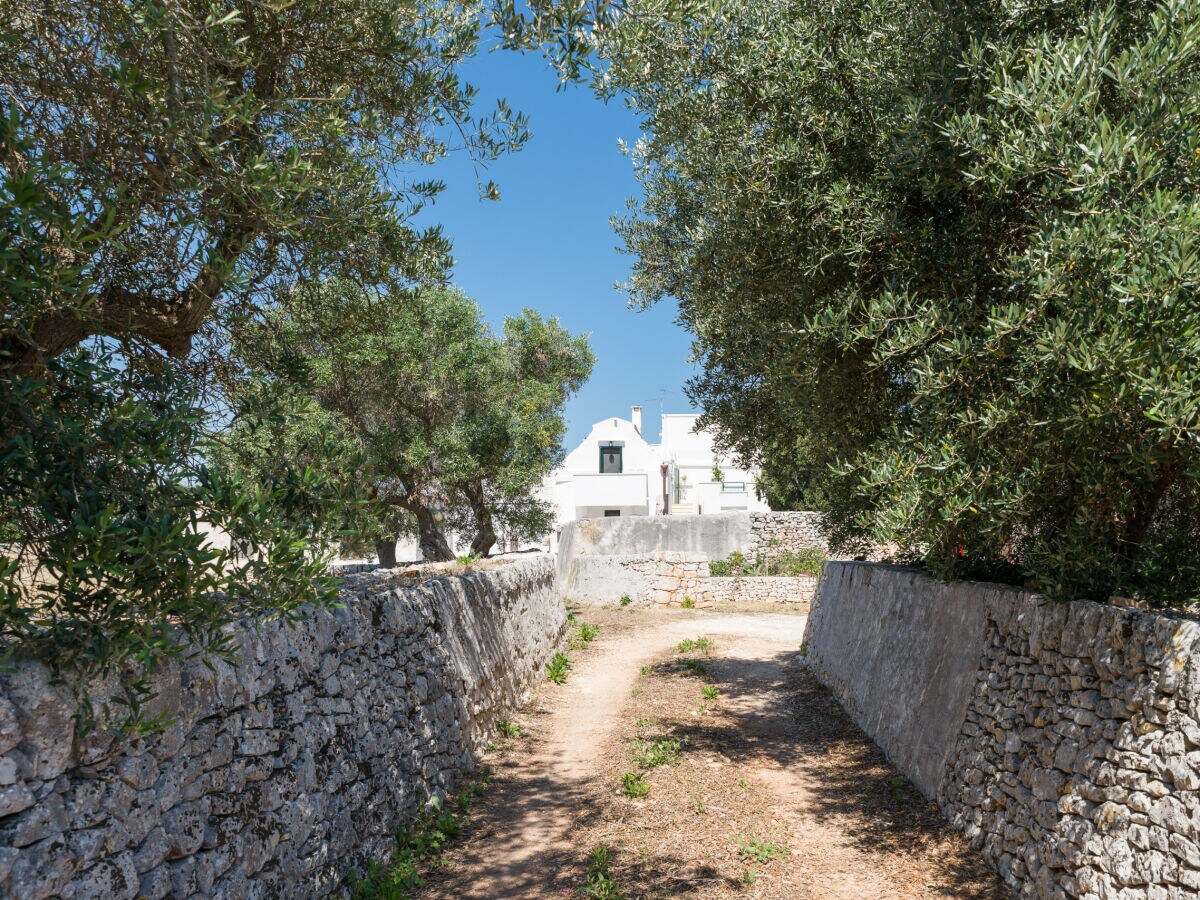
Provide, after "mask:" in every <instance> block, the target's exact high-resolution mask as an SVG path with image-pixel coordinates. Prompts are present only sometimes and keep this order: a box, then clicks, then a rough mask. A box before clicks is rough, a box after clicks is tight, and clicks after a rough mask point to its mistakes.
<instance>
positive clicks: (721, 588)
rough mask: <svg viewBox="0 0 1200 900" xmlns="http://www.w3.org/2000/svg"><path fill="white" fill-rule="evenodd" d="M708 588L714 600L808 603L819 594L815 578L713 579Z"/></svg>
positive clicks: (810, 576)
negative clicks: (815, 593) (814, 595)
mask: <svg viewBox="0 0 1200 900" xmlns="http://www.w3.org/2000/svg"><path fill="white" fill-rule="evenodd" d="M704 587H705V588H706V589H707V592H708V596H709V598H710V599H712V600H729V601H752V602H758V603H808V602H809V601H810V600H812V597H813V593H814V592H815V591H816V588H817V579H816V576H814V575H797V576H795V577H788V578H775V577H752V576H741V577H729V578H709V579H708V580H707V581H706V582H705V583H704Z"/></svg>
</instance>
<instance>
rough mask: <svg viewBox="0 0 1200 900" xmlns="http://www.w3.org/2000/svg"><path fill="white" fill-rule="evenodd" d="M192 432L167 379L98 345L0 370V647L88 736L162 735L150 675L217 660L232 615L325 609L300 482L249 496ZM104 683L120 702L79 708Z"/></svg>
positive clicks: (319, 556)
mask: <svg viewBox="0 0 1200 900" xmlns="http://www.w3.org/2000/svg"><path fill="white" fill-rule="evenodd" d="M202 419H203V411H202V409H201V408H200V406H199V403H198V400H197V398H196V397H195V394H194V389H193V388H192V387H191V386H190V385H188V384H187V383H186V381H184V380H182V379H181V378H179V376H178V375H177V373H176V372H175V369H174V367H173V366H171V365H169V364H167V363H160V364H158V365H149V364H145V363H139V362H138V361H136V360H132V359H130V358H128V357H126V356H123V355H120V354H118V353H116V352H115V351H114V350H112V349H110V348H107V347H106V346H104V345H102V344H101V345H97V346H95V347H93V348H91V349H88V350H79V351H75V352H71V353H67V354H64V355H63V356H61V357H59V358H57V359H52V360H49V361H47V362H46V363H45V365H44V366H42V367H39V368H36V369H31V370H30V371H29V374H21V373H20V372H17V371H13V370H9V371H7V372H0V422H3V423H5V426H6V427H5V429H4V431H3V437H2V438H0V464H2V468H3V473H4V490H3V491H2V492H0V521H3V522H5V523H8V525H9V526H10V529H11V531H10V533H12V534H13V536H14V537H15V538H16V540H15V541H14V543H12V544H10V545H9V546H8V547H6V548H5V551H4V556H3V557H2V558H0V637H2V638H3V640H4V642H5V643H6V644H7V645H9V646H10V647H12V648H15V649H18V650H21V651H25V652H27V653H30V654H32V655H34V656H37V657H40V658H41V659H43V660H45V661H46V662H47V663H49V664H50V665H51V667H52V668H53V670H54V672H55V673H56V675H57V676H58V677H61V678H64V679H65V680H67V681H68V682H69V683H70V684H71V685H72V687H73V689H74V690H75V692H76V694H77V696H78V697H79V699H80V700H81V702H82V716H81V723H80V724H81V726H82V727H83V728H84V729H85V730H86V729H87V728H89V727H91V726H92V725H95V724H103V725H105V726H106V727H109V728H112V729H115V730H118V731H126V732H140V731H144V730H147V729H152V728H154V727H156V726H158V725H161V724H162V721H161V720H159V719H156V718H155V717H151V718H149V719H147V718H146V716H145V704H146V702H147V701H148V700H150V699H151V698H152V696H153V692H152V683H151V681H150V675H151V673H152V671H153V669H154V667H155V665H156V664H158V663H159V662H161V661H163V660H165V659H168V658H179V657H185V656H189V655H191V654H194V653H197V652H199V653H212V654H217V655H224V656H226V657H228V656H230V654H231V653H232V652H233V651H234V650H235V648H234V647H233V646H232V645H231V643H230V636H229V633H228V632H227V630H226V628H225V626H227V625H229V624H230V623H231V622H233V621H234V620H235V619H237V618H238V617H239V616H242V615H245V614H247V613H258V614H263V613H266V614H268V615H270V616H275V617H283V618H285V619H286V618H291V617H293V616H295V615H297V614H298V613H299V610H300V607H301V606H302V605H303V604H306V603H312V602H316V603H328V602H331V601H332V599H333V598H334V596H335V588H334V586H333V583H332V582H331V581H330V580H329V579H328V578H326V577H324V571H325V569H326V566H327V563H328V557H327V556H326V555H325V554H323V553H322V552H321V547H322V542H321V540H320V536H319V535H318V534H316V533H315V531H314V529H313V528H312V527H311V525H310V524H309V520H308V518H307V515H306V514H305V501H306V499H307V498H308V497H309V496H311V495H312V494H313V493H314V492H317V491H318V490H319V486H318V485H317V484H316V479H315V476H314V475H313V473H312V472H311V471H295V470H292V471H291V472H290V480H289V481H288V482H287V483H283V482H280V483H277V484H276V485H274V486H272V487H270V488H265V487H257V488H255V487H248V486H246V485H244V484H242V483H241V482H239V481H238V480H237V479H236V478H231V477H226V476H224V475H222V474H220V473H218V472H214V471H212V470H209V469H207V468H206V467H205V466H204V465H203V460H202V456H201V450H202V449H203V441H204V434H203V431H202V428H201V422H202ZM210 528H211V529H217V530H219V531H223V532H224V533H225V535H226V536H227V537H228V543H229V545H230V546H229V547H226V548H221V547H219V546H215V545H214V544H213V543H212V542H211V540H210V534H209V529H210ZM107 676H114V677H115V678H116V680H117V682H118V683H119V685H120V688H119V691H118V692H117V694H116V695H114V696H111V697H105V698H98V697H97V698H93V696H92V694H91V692H90V689H89V688H90V683H91V682H92V681H93V680H94V679H98V678H104V677H107ZM93 700H96V701H97V702H99V703H101V704H102V706H99V707H97V706H95V705H94V704H93Z"/></svg>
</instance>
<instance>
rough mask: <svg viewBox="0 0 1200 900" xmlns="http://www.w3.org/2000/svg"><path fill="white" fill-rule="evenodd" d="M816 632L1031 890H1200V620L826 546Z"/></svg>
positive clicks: (869, 719)
mask: <svg viewBox="0 0 1200 900" xmlns="http://www.w3.org/2000/svg"><path fill="white" fill-rule="evenodd" d="M885 632H887V633H888V636H886V637H885V636H884V633H885ZM806 644H807V647H808V659H809V661H810V665H811V667H812V669H813V671H814V672H815V673H816V674H817V675H818V676H819V677H820V678H821V679H822V680H823V681H825V682H826V684H828V685H829V686H830V687H831V689H832V690H833V692H834V694H835V695H836V696H837V697H838V699H839V700H840V701H841V702H842V703H843V705H844V706H845V707H846V709H847V710H848V711H849V712H850V713H851V714H852V715H853V716H854V717H855V719H856V720H857V721H858V722H859V724H860V725H862V727H863V728H864V730H865V731H867V733H868V734H870V735H871V736H872V737H873V738H874V739H875V740H876V742H877V743H878V744H879V745H880V746H881V747H882V748H883V750H884V751H885V752H886V753H887V754H888V756H889V757H890V758H891V759H892V761H893V762H894V763H896V765H897V766H898V767H899V768H900V769H901V771H904V772H905V773H906V774H908V775H909V777H910V778H912V780H913V782H914V783H915V784H917V786H918V787H920V788H921V789H922V790H923V791H925V793H926V794H928V795H929V796H932V797H934V798H935V799H936V800H937V801H938V802H939V804H940V805H941V807H942V809H943V811H944V813H945V814H946V815H947V817H948V818H949V819H950V820H951V821H952V822H953V823H954V824H955V825H957V826H958V827H959V828H960V829H962V830H963V831H964V832H965V833H966V835H967V836H968V837H969V839H970V840H971V843H972V845H973V846H975V847H976V848H977V849H979V850H980V851H981V852H982V853H983V855H984V856H985V857H986V858H987V859H989V860H990V861H991V862H992V863H993V864H994V865H995V866H996V867H997V869H998V870H999V871H1000V873H1001V875H1002V876H1003V877H1004V879H1005V881H1006V882H1007V883H1008V884H1009V885H1010V887H1012V889H1013V890H1014V893H1016V894H1017V895H1019V896H1022V897H1038V898H1050V897H1056V898H1057V897H1070V898H1082V900H1143V898H1145V900H1182V898H1187V897H1196V896H1200V625H1198V624H1197V623H1196V622H1195V621H1192V620H1190V619H1187V618H1181V617H1177V616H1168V615H1162V614H1157V613H1150V612H1141V611H1138V610H1132V609H1123V608H1117V607H1114V606H1103V605H1099V604H1095V603H1071V604H1049V603H1047V602H1046V601H1044V600H1043V599H1042V598H1041V597H1039V596H1037V595H1036V594H1032V593H1030V592H1027V591H1020V590H1016V589H1011V588H1004V587H999V586H995V585H978V584H952V585H945V584H939V583H937V582H934V581H932V580H930V579H928V578H924V577H923V576H920V575H917V574H916V573H913V572H911V571H906V570H903V569H896V568H891V567H884V566H873V565H865V564H855V563H829V564H827V565H826V567H825V571H824V572H823V573H822V580H821V584H820V586H819V588H818V592H817V596H816V598H815V602H814V609H813V613H812V615H811V617H810V619H809V625H808V631H807V634H806Z"/></svg>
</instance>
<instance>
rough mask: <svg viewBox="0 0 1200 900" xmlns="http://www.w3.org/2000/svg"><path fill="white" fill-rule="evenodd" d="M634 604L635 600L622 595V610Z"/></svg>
mask: <svg viewBox="0 0 1200 900" xmlns="http://www.w3.org/2000/svg"><path fill="white" fill-rule="evenodd" d="M632 602H633V598H632V597H630V596H629V595H628V594H622V595H621V608H622V609H624V608H625V607H626V606H628V605H629V604H631V603H632Z"/></svg>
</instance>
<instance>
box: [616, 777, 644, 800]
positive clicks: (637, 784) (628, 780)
mask: <svg viewBox="0 0 1200 900" xmlns="http://www.w3.org/2000/svg"><path fill="white" fill-rule="evenodd" d="M621 788H622V789H623V790H624V791H625V796H626V797H629V798H630V799H631V800H638V799H640V798H642V797H648V796H649V795H650V782H648V781H646V775H645V773H644V772H626V773H625V774H624V775H622V776H621Z"/></svg>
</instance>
